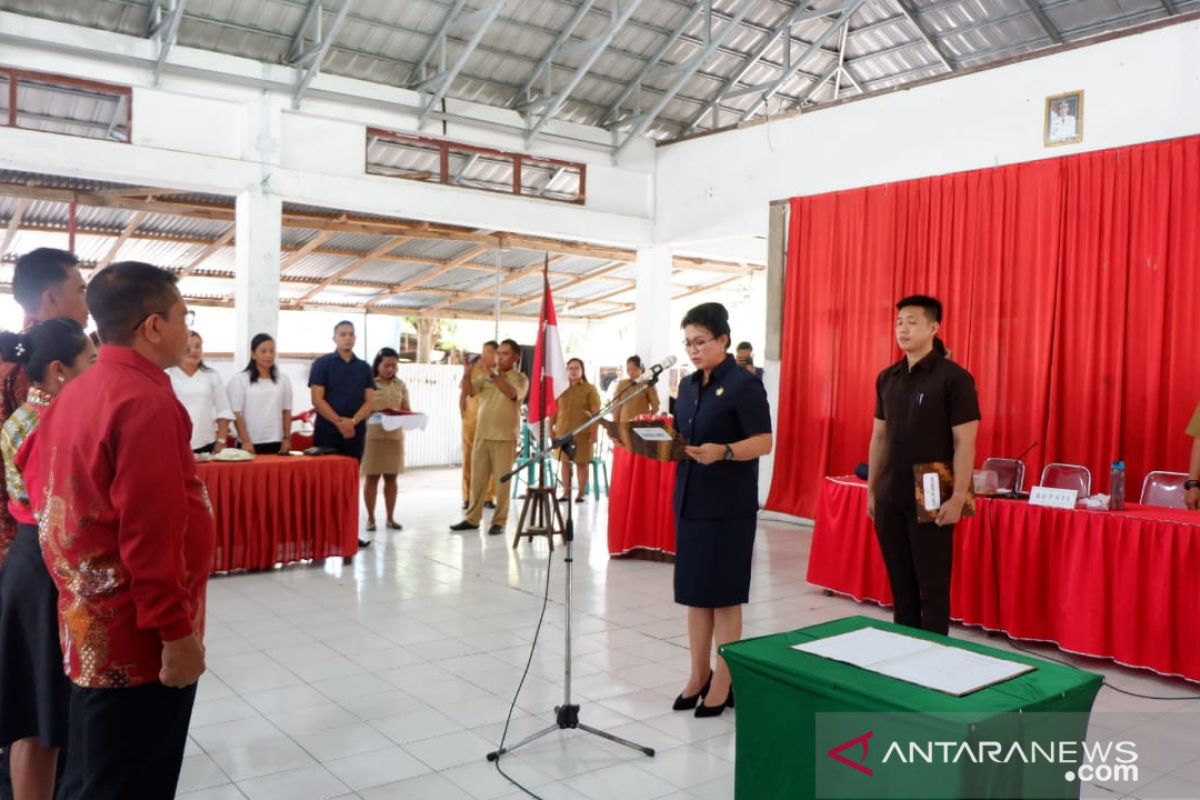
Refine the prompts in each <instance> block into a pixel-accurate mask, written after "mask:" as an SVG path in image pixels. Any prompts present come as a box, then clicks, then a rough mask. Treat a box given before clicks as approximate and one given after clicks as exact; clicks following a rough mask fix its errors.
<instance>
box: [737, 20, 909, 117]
mask: <svg viewBox="0 0 1200 800" xmlns="http://www.w3.org/2000/svg"><path fill="white" fill-rule="evenodd" d="M910 1H911V0H899V2H910ZM865 2H866V0H853V2H851V3H850V4H848V5H846V6H843V7H842V11H841V13H840V14H838V17H837V19H836V20H834V21H833V22H831V23H829V27H827V28H826V29H825V30H824V31H822V32H821V34H820V35H819V36H817V37H816V38H815V39H813V41H812V42H811V43H809V45H808V47H806V48H805V49H804V52H802V53H801V54H800V56H799V58H797V59H796V60H794V61H793V62H792V63H791V64H790V65H789V66H788V67H787V69H785V70H784V71H783V72H782V73H781V74H780V75H779V77H778V78H776V79H775V80H773V81H771V82H770V83H767V84H763V85H760V86H756V87H754V88H755V90H756V91H757V90H758V89H765V90H766V91H764V92H763V93H762V94H760V95H759V96H758V97H756V98H755V99H754V101H753V102H751V103H750V105H749V106H747V107H746V109H745V110H744V111H743V112H742V115H741V116H740V117H738V122H745V121H746V120H748V119H750V118H751V117H752V116H754V113H755V112H756V111H758V108H759V106H761V105H763V104H764V103H766V102H767V101H769V100H770V99H771V98H772V97H774V96H775V93H776V92H778V91H779V90H780V89H781V88H783V85H784V84H785V83H787V82H788V81H789V80H790V79H791V77H792V75H794V74H795V73H796V71H797V70H798V69H800V67H802V66H803V65H804V62H805V61H807V60H808V59H809V58H810V57H811V56H812V55H813V53H815V52H817V51H818V50H820V49H821V48H822V47H824V46H825V42H827V41H828V40H829V37H831V36H832V35H833V34H835V33H837V31H838V29H839V28H840V27H841V26H843V25H849V24H850V18H851V17H853V16H854V13H855V12H856V11H858V9H860V8H861V7H862V5H863V3H865Z"/></svg>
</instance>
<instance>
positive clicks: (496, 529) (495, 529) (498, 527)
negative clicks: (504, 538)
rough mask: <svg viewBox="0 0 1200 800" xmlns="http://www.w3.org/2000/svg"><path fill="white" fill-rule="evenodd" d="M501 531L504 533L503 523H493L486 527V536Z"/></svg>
mask: <svg viewBox="0 0 1200 800" xmlns="http://www.w3.org/2000/svg"><path fill="white" fill-rule="evenodd" d="M502 533H504V526H503V525H493V526H492V527H490V528H488V536H499V535H500V534H502Z"/></svg>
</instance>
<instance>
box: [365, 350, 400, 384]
mask: <svg viewBox="0 0 1200 800" xmlns="http://www.w3.org/2000/svg"><path fill="white" fill-rule="evenodd" d="M385 358H397V359H398V358H400V354H399V353H397V352H396V351H395V350H394V349H392V348H391V347H381V348H379V352H378V353H376V354H375V360H374V361H373V362H371V374H372V375H374V376H375V377H376V378H378V377H379V365H380V364H382V363H383V360H384V359H385Z"/></svg>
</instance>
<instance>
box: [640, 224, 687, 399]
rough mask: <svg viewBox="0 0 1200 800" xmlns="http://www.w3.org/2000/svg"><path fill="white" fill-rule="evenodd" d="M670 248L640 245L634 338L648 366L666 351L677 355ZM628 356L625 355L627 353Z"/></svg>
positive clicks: (662, 387)
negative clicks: (672, 308) (673, 337)
mask: <svg viewBox="0 0 1200 800" xmlns="http://www.w3.org/2000/svg"><path fill="white" fill-rule="evenodd" d="M671 267H672V261H671V248H669V247H667V246H665V245H654V246H651V247H639V248H638V251H637V271H636V275H637V287H636V290H635V293H634V318H635V322H634V341H635V342H637V354H638V355H639V356H641V357H642V363H643V364H645V365H646V366H647V367H649V366H650V365H651V364H657V363H658V362H659V361H661V360H662V359H664V358H666V357H667V356H669V355H675V356H679V355H680V354H679V352H678V350H679V348H678V347H677V346H676V347H672V345H671V336H672V334H673V333H676V334H677V333H678V324H679V323H678V320H672V319H671ZM627 357H628V356H627ZM657 388H658V396H659V399H660V400H661V404H660V406H659V407H660V408H662V409H663V410H664V411H665V410H666V408H667V397H668V395H669V394H670V392H669V385H668V383H667V381H665V380H663V381H660V382H659V384H658V387H657Z"/></svg>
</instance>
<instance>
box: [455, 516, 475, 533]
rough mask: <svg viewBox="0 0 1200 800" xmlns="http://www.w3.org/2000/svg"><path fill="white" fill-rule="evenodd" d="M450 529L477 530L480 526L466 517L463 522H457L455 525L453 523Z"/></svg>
mask: <svg viewBox="0 0 1200 800" xmlns="http://www.w3.org/2000/svg"><path fill="white" fill-rule="evenodd" d="M450 530H452V531H477V530H479V526H478V525H476V524H475V523H473V522H471V521H469V520H465V519H464V520H463V521H462V522H456V523H454V524H453V525H451V526H450Z"/></svg>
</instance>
